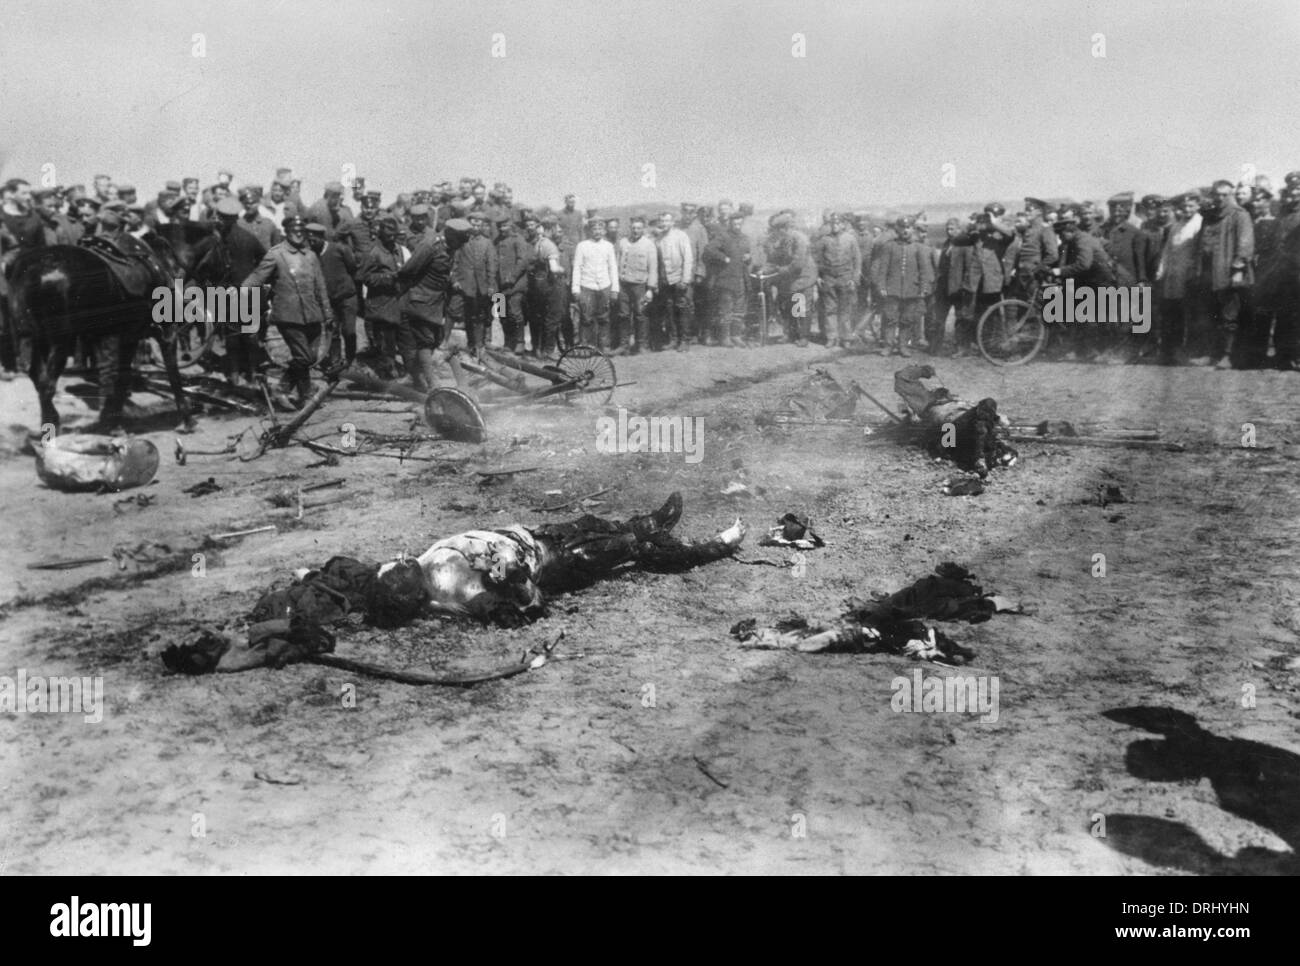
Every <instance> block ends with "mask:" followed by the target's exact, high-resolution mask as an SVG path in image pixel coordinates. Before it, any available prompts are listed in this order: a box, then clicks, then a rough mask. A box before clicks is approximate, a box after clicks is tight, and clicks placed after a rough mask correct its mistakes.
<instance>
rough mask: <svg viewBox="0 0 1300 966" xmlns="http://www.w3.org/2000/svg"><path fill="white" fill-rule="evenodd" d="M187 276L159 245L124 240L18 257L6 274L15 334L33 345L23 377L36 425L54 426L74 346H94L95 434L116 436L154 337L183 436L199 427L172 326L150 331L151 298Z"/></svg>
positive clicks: (151, 240) (151, 238) (154, 240)
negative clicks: (36, 412) (138, 366)
mask: <svg viewBox="0 0 1300 966" xmlns="http://www.w3.org/2000/svg"><path fill="white" fill-rule="evenodd" d="M184 277H185V269H184V266H183V264H182V262H181V261H180V260H179V259H178V258H177V255H176V252H175V251H174V250H173V248H172V246H171V245H170V244H169V243H168V242H167V241H166V240H165V239H164V238H162V237H160V236H156V235H153V234H152V233H150V235H147V236H146V240H144V241H141V240H139V239H136V238H134V237H132V236H129V235H126V236H123V237H122V239H121V240H120V241H119V242H118V243H117V244H114V243H113V242H110V241H108V240H106V239H104V238H102V237H101V238H92V239H90V240H89V241H84V240H83V242H82V243H81V244H80V245H51V246H47V247H44V248H36V249H32V250H31V251H28V252H25V253H23V254H22V255H20V256H19V257H18V258H17V259H16V260H15V261H14V264H13V267H12V270H11V272H10V277H9V278H10V293H9V298H10V305H11V309H12V314H11V318H12V319H13V322H14V325H15V327H16V331H17V333H18V335H19V337H20V338H23V339H24V340H29V341H30V346H31V359H30V364H29V368H28V375H29V376H30V377H31V380H32V383H33V384H34V385H35V387H36V394H37V396H38V398H39V400H40V407H41V422H42V423H43V424H47V425H52V426H54V427H55V428H56V429H57V428H58V426H59V422H60V419H59V413H58V410H57V409H55V407H54V393H55V390H56V388H57V386H58V381H59V377H60V376H61V375H62V374H63V371H64V368H65V367H66V365H67V361H68V356H69V355H71V354H72V352H73V351H74V346H75V344H76V341H77V339H82V340H83V341H84V343H85V344H88V345H92V346H93V347H94V351H95V359H96V364H97V368H98V371H99V386H100V390H101V392H102V393H103V396H104V402H103V406H102V408H101V410H100V418H99V426H98V428H99V429H101V430H103V431H111V430H115V429H119V428H120V427H121V423H122V409H123V407H124V406H125V404H126V399H127V396H128V395H129V394H130V383H131V365H132V360H133V359H134V357H135V350H136V346H137V345H138V343H139V342H140V341H141V340H142V339H144V338H146V337H148V336H152V337H153V338H154V339H155V340H157V342H158V345H159V347H160V348H161V350H162V358H163V365H164V367H165V368H166V371H167V383H168V386H169V387H170V389H171V392H172V396H173V398H174V399H175V401H176V411H177V414H178V416H179V417H180V420H181V428H182V429H183V430H186V431H189V430H193V429H194V428H195V426H196V423H195V420H194V416H193V415H192V414H191V412H190V408H189V404H188V402H187V401H186V398H185V391H184V387H183V385H182V383H181V376H180V370H179V368H178V366H177V362H176V326H173V325H164V326H159V325H155V324H154V322H153V297H152V296H153V293H154V291H155V290H156V289H157V288H159V287H164V288H167V289H169V290H170V288H171V286H172V285H173V284H174V282H175V281H176V280H177V279H183V278H184Z"/></svg>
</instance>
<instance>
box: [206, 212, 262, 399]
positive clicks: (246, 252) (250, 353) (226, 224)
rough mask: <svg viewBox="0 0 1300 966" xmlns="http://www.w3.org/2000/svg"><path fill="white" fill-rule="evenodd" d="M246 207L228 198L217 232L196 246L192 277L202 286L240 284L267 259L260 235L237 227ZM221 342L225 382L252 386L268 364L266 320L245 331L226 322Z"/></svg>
mask: <svg viewBox="0 0 1300 966" xmlns="http://www.w3.org/2000/svg"><path fill="white" fill-rule="evenodd" d="M243 210H244V209H243V208H242V207H241V206H240V204H239V202H238V201H236V200H235V199H234V198H230V197H226V198H223V199H221V201H220V202H218V203H217V206H216V208H215V209H214V210H213V216H214V217H215V218H216V230H215V231H213V232H212V234H210V235H208V236H207V237H206V238H204V239H202V240H201V241H200V242H199V243H198V244H196V245H195V246H194V253H193V264H194V267H193V268H192V269H191V270H190V277H191V278H192V279H193V280H194V281H195V282H197V283H198V284H200V285H213V286H216V285H220V286H231V285H235V286H237V285H239V283H240V282H242V281H243V280H244V279H245V278H247V277H248V276H249V275H251V274H252V272H253V270H254V269H256V268H257V266H258V265H259V264H260V263H261V261H262V259H263V258H264V257H265V256H266V252H267V249H266V246H264V245H263V244H262V243H261V242H260V241H258V240H257V236H256V235H254V234H253V233H252V232H249V231H240V230H239V228H238V225H237V223H238V221H239V216H240V215H241V214H242V213H243ZM224 321H225V326H224V329H223V331H222V332H221V339H222V342H223V344H224V345H225V348H226V352H225V356H224V357H223V359H222V365H223V368H224V372H225V376H226V381H227V382H229V383H230V384H231V385H232V386H237V387H241V388H242V387H246V386H249V385H251V384H252V382H253V379H254V375H255V371H256V369H257V368H258V366H259V365H260V364H261V363H263V362H265V361H266V353H265V351H264V350H263V349H262V347H261V342H260V335H261V330H262V328H263V326H264V324H265V321H266V320H265V319H264V318H262V317H260V316H259V318H258V319H257V328H255V329H253V330H252V331H251V332H244V331H243V328H242V326H241V325H240V321H239V319H237V318H234V319H226V320H224Z"/></svg>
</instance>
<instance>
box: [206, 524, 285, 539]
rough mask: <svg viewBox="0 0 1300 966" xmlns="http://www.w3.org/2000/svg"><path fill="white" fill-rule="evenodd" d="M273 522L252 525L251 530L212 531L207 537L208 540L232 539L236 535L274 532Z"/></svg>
mask: <svg viewBox="0 0 1300 966" xmlns="http://www.w3.org/2000/svg"><path fill="white" fill-rule="evenodd" d="M275 529H276V527H275V524H274V523H271V524H268V525H266V526H264V527H253V529H251V530H232V531H231V532H230V533H214V534H212V536H210V537H208V539H209V540H233V539H235V538H236V537H249V536H252V535H253V534H255V533H274V532H275Z"/></svg>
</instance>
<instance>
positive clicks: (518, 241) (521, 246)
mask: <svg viewBox="0 0 1300 966" xmlns="http://www.w3.org/2000/svg"><path fill="white" fill-rule="evenodd" d="M532 258H533V246H532V245H530V244H528V242H527V240H525V238H524V237H523V235H520V234H519V233H518V232H511V233H510V234H509V235H508V236H506V237H504V238H500V239H498V240H497V284H498V290H499V291H502V292H505V293H506V294H508V295H511V294H518V293H520V292H524V291H527V289H528V263H529V262H531V261H532Z"/></svg>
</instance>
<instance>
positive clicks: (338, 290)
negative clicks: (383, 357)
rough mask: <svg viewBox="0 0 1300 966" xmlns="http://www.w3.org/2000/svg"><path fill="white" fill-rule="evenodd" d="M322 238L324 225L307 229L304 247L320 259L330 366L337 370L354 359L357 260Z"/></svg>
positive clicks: (347, 248) (349, 250) (348, 250)
mask: <svg viewBox="0 0 1300 966" xmlns="http://www.w3.org/2000/svg"><path fill="white" fill-rule="evenodd" d="M326 234H327V232H326V230H325V226H324V225H321V224H318V223H316V222H314V221H313V222H312V223H311V224H309V225H308V226H307V244H309V245H311V250H312V251H314V252H315V253H316V257H317V258H319V259H320V264H321V270H322V271H323V272H324V273H325V291H326V292H327V294H328V295H329V300H330V324H329V335H330V339H329V360H330V365H331V366H336V367H341V366H343V365H350V364H351V362H352V360H353V359H354V358H356V355H357V257H356V255H354V254H352V246H351V245H347V244H345V243H343V242H342V241H337V240H336V241H328V240H326V238H325V236H326Z"/></svg>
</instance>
